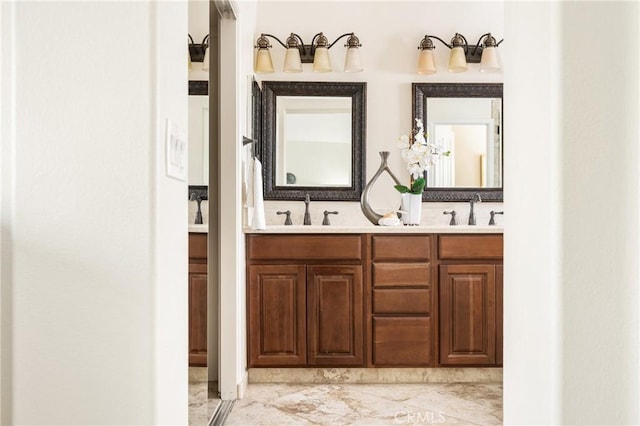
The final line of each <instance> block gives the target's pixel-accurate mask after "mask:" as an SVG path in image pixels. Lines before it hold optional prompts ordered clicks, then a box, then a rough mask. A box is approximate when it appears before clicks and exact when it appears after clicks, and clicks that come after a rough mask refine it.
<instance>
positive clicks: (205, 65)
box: [202, 47, 211, 71]
mask: <svg viewBox="0 0 640 426" xmlns="http://www.w3.org/2000/svg"><path fill="white" fill-rule="evenodd" d="M209 50H211V49H210V48H208V47H207V48H206V49H205V51H204V60H203V61H202V71H209Z"/></svg>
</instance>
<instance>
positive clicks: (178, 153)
mask: <svg viewBox="0 0 640 426" xmlns="http://www.w3.org/2000/svg"><path fill="white" fill-rule="evenodd" d="M165 146H166V158H167V176H169V177H172V178H174V179H178V180H181V181H186V180H187V161H188V160H187V159H188V158H189V157H188V152H187V138H186V135H185V134H184V132H183V131H181V130H180V128H179V127H178V125H177V124H175V123H172V122H171V120H169V119H167V126H166V132H165Z"/></svg>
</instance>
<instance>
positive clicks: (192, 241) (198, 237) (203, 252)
mask: <svg viewBox="0 0 640 426" xmlns="http://www.w3.org/2000/svg"><path fill="white" fill-rule="evenodd" d="M207 235H208V234H202V233H195V232H191V233H189V259H206V258H207Z"/></svg>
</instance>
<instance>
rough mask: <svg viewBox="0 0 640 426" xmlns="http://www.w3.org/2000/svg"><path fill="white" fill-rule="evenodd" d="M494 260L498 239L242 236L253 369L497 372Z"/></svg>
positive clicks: (498, 270)
mask: <svg viewBox="0 0 640 426" xmlns="http://www.w3.org/2000/svg"><path fill="white" fill-rule="evenodd" d="M502 251H503V243H502V235H500V234H472V235H470V234H393V235H392V234H373V235H371V234H363V235H345V234H328V235H327V234H325V235H309V234H304V235H303V234H300V235H290V234H286V235H278V234H252V235H248V236H247V265H248V266H247V268H248V269H247V271H248V272H247V275H248V280H247V286H248V287H247V316H248V321H247V335H248V364H249V367H284V366H288V367H296V366H334V367H337V366H344V367H346V366H360V367H363V366H369V367H437V366H443V367H447V366H454V367H455V366H499V365H501V364H502V257H503V255H502ZM365 348H366V351H365Z"/></svg>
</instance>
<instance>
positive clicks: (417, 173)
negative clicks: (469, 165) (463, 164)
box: [395, 118, 450, 194]
mask: <svg viewBox="0 0 640 426" xmlns="http://www.w3.org/2000/svg"><path fill="white" fill-rule="evenodd" d="M398 148H400V149H402V158H403V159H404V161H406V162H407V170H408V171H409V175H410V176H411V187H406V186H404V185H396V186H395V188H396V189H397V190H398V191H399V192H400V193H402V194H404V193H407V192H408V193H411V194H422V191H423V190H424V186H425V183H426V182H425V180H424V172H425V171H426V170H428V169H429V168H430V167H431V166H433V165H434V164H436V163H437V162H438V160H439V159H440V158H441V157H442V156H448V155H449V154H450V152H449V151H446V152H442V150H441V149H440V147H439V146H438V145H434V144H432V143H429V140H428V135H427V134H426V133H425V132H424V124H422V120H421V119H419V118H416V127H415V129H414V130H413V132H412V133H411V134H410V135H402V136H400V137H399V138H398Z"/></svg>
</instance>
